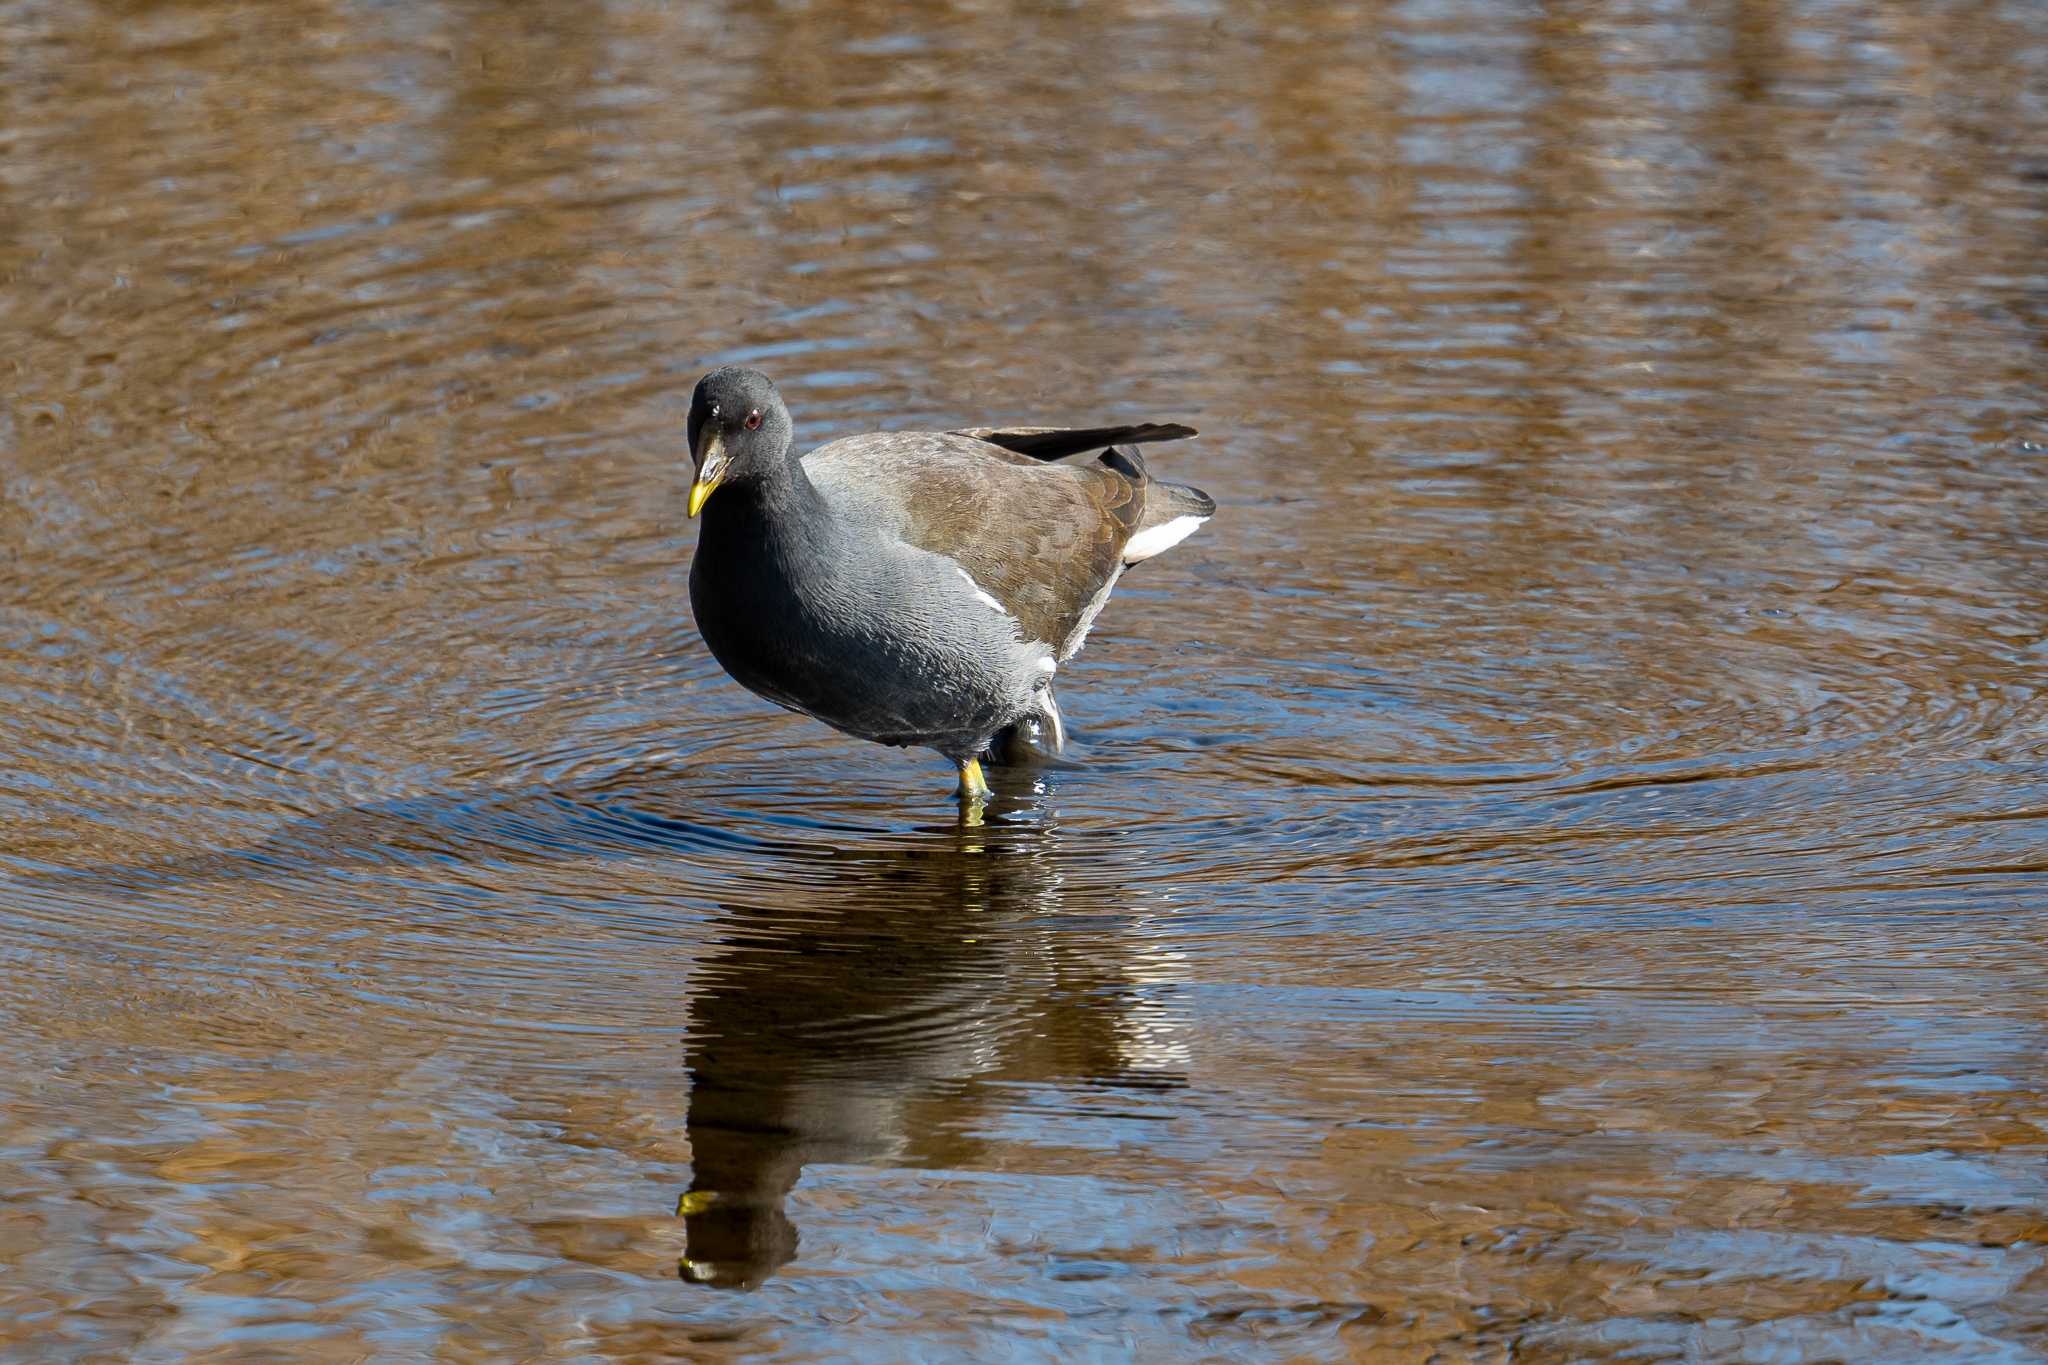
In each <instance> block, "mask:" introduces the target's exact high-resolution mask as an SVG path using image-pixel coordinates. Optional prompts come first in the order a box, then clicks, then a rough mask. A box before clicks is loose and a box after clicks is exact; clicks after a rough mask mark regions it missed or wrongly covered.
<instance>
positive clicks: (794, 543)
mask: <svg viewBox="0 0 2048 1365" xmlns="http://www.w3.org/2000/svg"><path fill="white" fill-rule="evenodd" d="M832 527H833V520H832V518H831V516H829V515H828V514H827V512H826V508H825V499H824V495H823V494H821V493H819V492H818V486H817V485H816V484H814V483H812V482H811V477H810V475H808V474H806V473H805V472H804V467H803V461H801V460H799V459H798V458H797V457H796V456H795V455H794V454H791V455H788V456H786V457H785V458H783V459H781V460H777V461H775V462H773V463H772V464H771V465H770V466H769V467H768V468H766V469H763V470H761V471H760V472H758V473H751V472H750V474H749V476H748V477H746V478H743V479H736V480H732V481H730V482H728V483H727V484H726V485H725V486H723V487H721V488H720V489H719V490H718V492H717V493H715V494H713V495H712V498H711V501H710V502H709V503H708V504H706V506H705V508H704V529H705V532H706V533H707V534H710V535H712V536H714V537H716V538H718V539H720V540H730V541H731V542H732V543H733V544H734V545H735V546H736V547H737V546H740V545H744V546H747V547H749V553H760V552H762V551H766V552H767V553H768V554H769V555H771V556H772V557H774V558H775V559H778V560H781V561H784V562H785V563H786V564H787V565H788V566H789V567H792V568H793V567H794V564H793V561H795V560H799V559H810V558H815V557H818V556H821V555H827V554H829V550H828V548H827V547H826V546H824V545H822V544H819V543H817V542H818V540H819V538H820V537H821V536H824V535H826V534H828V533H829V532H830V531H831V530H832Z"/></svg>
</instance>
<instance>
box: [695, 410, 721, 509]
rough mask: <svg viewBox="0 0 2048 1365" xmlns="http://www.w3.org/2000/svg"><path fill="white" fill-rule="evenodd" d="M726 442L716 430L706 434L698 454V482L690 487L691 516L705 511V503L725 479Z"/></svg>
mask: <svg viewBox="0 0 2048 1365" xmlns="http://www.w3.org/2000/svg"><path fill="white" fill-rule="evenodd" d="M726 463H727V461H726V458H725V440H724V438H723V437H721V436H720V435H719V434H718V433H717V432H716V431H715V430H714V431H707V432H705V433H704V448H703V449H702V450H700V451H698V452H697V481H696V482H695V483H693V484H691V485H690V515H691V516H693V517H694V516H696V515H697V514H698V513H699V512H701V511H703V510H704V503H705V501H706V500H707V499H709V498H710V496H711V494H712V493H713V492H714V491H715V490H716V489H717V488H718V481H719V480H720V479H722V478H724V477H725V466H726Z"/></svg>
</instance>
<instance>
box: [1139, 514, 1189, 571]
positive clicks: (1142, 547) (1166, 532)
mask: <svg viewBox="0 0 2048 1365" xmlns="http://www.w3.org/2000/svg"><path fill="white" fill-rule="evenodd" d="M1207 520H1208V518H1207V517H1175V518H1174V519H1173V520H1172V521H1169V522H1167V523H1166V524H1165V525H1163V526H1154V527H1153V528H1152V529H1151V530H1149V531H1140V532H1138V534H1136V535H1134V536H1132V537H1131V538H1130V540H1128V541H1127V542H1125V544H1124V563H1126V564H1135V563H1137V562H1138V561H1139V560H1141V559H1150V558H1151V557H1152V556H1153V555H1156V554H1158V553H1159V552H1160V551H1162V550H1171V549H1172V548H1173V547H1174V546H1176V545H1178V544H1180V543H1181V542H1182V541H1183V540H1186V539H1187V538H1188V537H1189V536H1191V535H1193V534H1194V533H1195V528H1196V527H1197V526H1200V525H1201V524H1202V523H1203V522H1205V521H1207Z"/></svg>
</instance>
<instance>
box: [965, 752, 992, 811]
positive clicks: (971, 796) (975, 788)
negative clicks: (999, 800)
mask: <svg viewBox="0 0 2048 1365" xmlns="http://www.w3.org/2000/svg"><path fill="white" fill-rule="evenodd" d="M960 799H961V800H963V801H986V800H987V799H988V779H987V778H985V777H983V776H982V775H981V760H980V759H978V758H970V759H968V760H967V761H966V762H965V763H962V764H961V765H960Z"/></svg>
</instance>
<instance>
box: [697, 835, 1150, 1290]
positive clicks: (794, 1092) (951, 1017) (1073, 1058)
mask: <svg viewBox="0 0 2048 1365" xmlns="http://www.w3.org/2000/svg"><path fill="white" fill-rule="evenodd" d="M1044 834H1045V831H1044V830H1043V829H1042V828H1040V827H1038V826H1035V825H1033V824H1029V823H1021V824H1004V825H997V826H992V827H988V828H986V829H964V828H963V829H957V830H946V831H934V832H933V835H934V837H935V840H936V842H930V843H924V844H921V845H919V846H915V847H912V848H907V849H906V848H898V849H886V850H872V851H863V852H861V853H859V854H855V855H851V856H845V857H835V858H833V859H832V860H831V861H830V862H829V863H827V864H826V866H825V871H824V875H823V876H822V877H820V878H819V879H818V880H816V881H813V882H809V883H808V884H806V885H805V887H804V889H803V890H802V891H801V892H799V893H798V894H797V895H796V896H795V897H794V898H789V897H786V896H785V895H784V894H782V893H778V895H777V897H776V900H775V902H774V904H773V905H772V906H764V907H761V908H754V907H749V906H741V905H728V906H727V907H725V909H726V913H727V915H728V916H729V919H728V922H727V925H726V927H725V928H724V930H723V931H722V932H721V934H720V937H719V943H718V946H717V948H716V949H715V950H714V951H713V953H712V954H711V955H710V956H708V957H707V958H706V959H705V960H704V961H703V963H702V964H701V966H700V968H699V971H698V976H697V980H698V982H699V988H698V990H697V993H696V995H695V996H694V998H693V999H692V1001H691V1003H690V1046H689V1057H688V1061H689V1069H690V1109H689V1118H688V1125H687V1126H688V1132H689V1139H690V1161H691V1180H690V1189H689V1192H688V1193H686V1194H684V1195H683V1196H682V1198H681V1200H680V1201H679V1205H678V1211H679V1212H680V1213H681V1214H682V1215H683V1218H684V1229H685V1238H686V1247H687V1249H686V1252H685V1256H684V1259H683V1261H682V1264H681V1267H680V1269H681V1274H682V1277H683V1278H684V1279H686V1280H690V1281H693V1282H695V1283H699V1284H706V1285H713V1286H718V1287H722V1288H737V1289H751V1288H753V1287H755V1286H757V1285H759V1284H760V1283H761V1282H762V1281H763V1280H765V1279H766V1278H767V1277H768V1276H770V1275H771V1274H773V1273H774V1272H775V1271H776V1270H777V1269H779V1268H780V1267H781V1266H783V1265H785V1264H787V1263H788V1262H789V1261H790V1260H792V1259H793V1258H794V1257H795V1256H796V1252H797V1232H796V1228H795V1225H794V1224H793V1223H792V1222H791V1220H790V1218H789V1216H788V1214H787V1212H786V1211H785V1209H784V1203H785V1201H786V1200H787V1198H788V1196H789V1193H790V1191H791V1190H792V1189H793V1188H794V1187H795V1186H796V1183H797V1180H798V1179H799V1177H801V1175H802V1174H803V1169H804V1167H805V1166H806V1165H810V1164H812V1163H824V1164H831V1165H871V1166H889V1167H903V1166H941V1167H957V1166H962V1165H971V1164H973V1162H974V1160H975V1153H976V1151H977V1150H978V1148H977V1140H976V1139H975V1138H973V1137H971V1136H969V1133H971V1132H972V1131H973V1130H974V1129H976V1128H978V1127H980V1126H981V1125H980V1123H979V1121H978V1118H977V1114H976V1109H975V1103H974V1100H973V1099H972V1096H973V1094H974V1093H975V1092H974V1091H973V1090H971V1089H969V1088H968V1087H967V1083H968V1082H969V1081H971V1080H972V1079H973V1078H976V1077H993V1076H1003V1077H1010V1078H1017V1079H1024V1078H1029V1079H1032V1080H1046V1079H1050V1078H1053V1077H1071V1078H1074V1079H1077V1080H1088V1081H1092V1082H1095V1083H1098V1084H1110V1085H1115V1086H1117V1087H1118V1088H1120V1089H1121V1088H1126V1087H1130V1088H1137V1089H1143V1090H1158V1089H1162V1088H1176V1087H1178V1086H1179V1085H1180V1084H1181V1081H1180V1078H1179V1075H1178V1074H1177V1072H1178V1066H1177V1065H1176V1063H1175V1062H1174V1061H1173V1060H1172V1058H1171V1057H1170V1056H1168V1055H1165V1054H1163V1053H1162V1052H1161V1050H1160V1048H1159V1047H1158V1046H1157V1044H1158V1043H1159V1042H1160V1041H1161V1039H1162V1038H1164V1037H1166V1036H1167V1035H1168V1034H1170V1033H1171V1032H1173V1031H1174V1024H1173V1020H1172V1011H1171V1010H1170V1009H1169V1010H1164V1011H1163V1010H1162V1008H1161V1006H1160V1004H1159V1000H1158V995H1157V986H1156V984H1155V983H1152V982H1149V981H1147V980H1146V977H1147V975H1148V973H1147V971H1146V969H1145V967H1144V966H1143V965H1142V964H1139V963H1135V962H1133V961H1131V960H1130V955H1129V953H1128V951H1127V950H1124V949H1122V948H1120V947H1119V946H1118V945H1117V942H1116V939H1115V936H1114V935H1110V936H1104V935H1101V934H1094V933H1091V934H1089V935H1085V936H1071V935H1061V934H1057V933H1049V932H1048V917H1049V916H1050V915H1052V914H1053V913H1054V912H1057V911H1060V910H1062V909H1064V908H1066V907H1064V906H1063V905H1062V904H1061V898H1060V893H1059V891H1058V875H1057V872H1056V870H1055V862H1054V859H1053V857H1052V856H1051V854H1050V852H1049V851H1048V849H1047V847H1046V844H1045V840H1044ZM788 884H789V883H788V882H787V881H786V880H785V881H783V882H782V883H781V885H782V886H783V887H785V888H786V887H787V886H788ZM792 899H793V900H794V902H795V903H794V904H792V903H791V900H792ZM1096 908H1097V909H1101V908H1104V907H1096Z"/></svg>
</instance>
